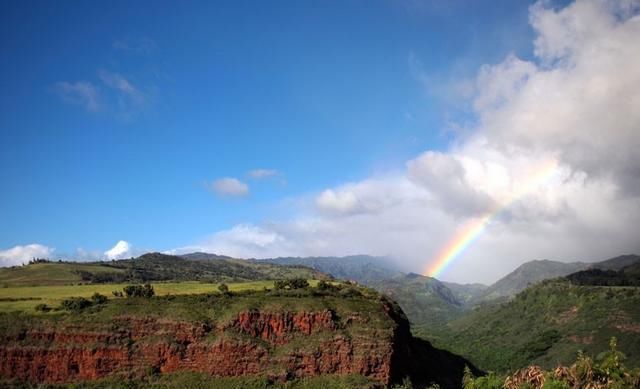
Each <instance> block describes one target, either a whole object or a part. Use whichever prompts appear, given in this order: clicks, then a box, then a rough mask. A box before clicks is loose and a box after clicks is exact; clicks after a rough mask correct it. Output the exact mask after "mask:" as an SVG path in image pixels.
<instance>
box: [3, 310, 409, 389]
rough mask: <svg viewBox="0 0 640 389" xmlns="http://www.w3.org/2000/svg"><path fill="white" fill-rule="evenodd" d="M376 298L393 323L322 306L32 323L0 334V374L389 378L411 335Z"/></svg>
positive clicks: (45, 377)
mask: <svg viewBox="0 0 640 389" xmlns="http://www.w3.org/2000/svg"><path fill="white" fill-rule="evenodd" d="M381 304H384V305H385V307H384V310H383V312H385V313H386V314H387V315H388V316H387V317H386V318H385V319H386V320H387V321H388V323H391V324H390V325H383V326H380V325H376V326H373V325H371V326H369V323H367V321H369V320H371V319H370V317H369V316H366V315H359V314H358V313H357V312H353V313H351V314H349V316H348V317H343V318H340V317H338V315H337V314H336V312H334V311H333V310H330V309H326V310H316V311H297V312H292V311H267V310H243V311H240V312H238V313H237V314H235V315H234V316H233V317H231V319H228V320H225V321H224V322H221V323H216V324H210V323H208V322H198V321H195V322H194V321H182V320H179V319H177V318H173V319H169V318H162V317H151V316H150V317H135V316H126V315H121V316H114V317H113V321H112V322H111V323H109V324H102V325H92V326H83V325H64V324H63V325H60V324H52V325H51V326H50V327H47V326H37V328H28V329H25V330H21V331H18V332H16V333H11V334H4V335H2V334H0V340H1V341H0V378H1V379H2V380H16V379H17V380H21V381H28V382H33V383H68V382H79V381H85V380H95V379H99V378H102V377H105V376H108V375H114V374H116V375H121V376H123V377H126V378H136V377H143V376H145V375H148V374H157V373H168V372H175V371H180V370H188V371H197V372H203V373H207V374H211V375H215V376H244V375H260V376H268V377H271V378H272V379H273V380H276V381H282V380H286V379H289V378H294V377H304V376H314V375H320V374H359V375H363V376H366V377H369V378H371V379H374V380H376V381H378V382H380V383H383V384H387V383H389V382H390V381H391V380H392V379H394V378H396V376H398V374H403V373H402V372H401V371H400V370H401V369H399V368H398V367H399V366H402V365H403V364H404V362H403V360H404V359H405V358H407V352H406V351H407V347H408V341H409V339H410V334H409V331H408V324H407V323H406V319H405V318H403V317H394V315H396V313H395V311H394V307H392V306H391V305H389V303H388V302H384V301H383V302H381ZM87 327H90V328H91V330H87ZM363 329H366V330H363Z"/></svg>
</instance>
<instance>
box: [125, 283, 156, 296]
mask: <svg viewBox="0 0 640 389" xmlns="http://www.w3.org/2000/svg"><path fill="white" fill-rule="evenodd" d="M122 290H123V291H124V294H125V295H127V297H146V298H150V297H153V295H155V294H156V292H155V291H154V290H153V286H151V285H150V284H144V285H127V286H125V287H124V288H123V289H122Z"/></svg>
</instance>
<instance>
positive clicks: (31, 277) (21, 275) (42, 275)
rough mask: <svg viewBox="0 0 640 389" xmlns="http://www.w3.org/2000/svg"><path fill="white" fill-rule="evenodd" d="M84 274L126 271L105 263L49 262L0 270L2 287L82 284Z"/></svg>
mask: <svg viewBox="0 0 640 389" xmlns="http://www.w3.org/2000/svg"><path fill="white" fill-rule="evenodd" d="M83 272H86V273H89V274H95V275H107V274H118V275H124V274H125V269H119V268H114V267H111V266H107V265H106V264H103V263H80V262H49V263H33V264H29V265H24V266H14V267H8V268H0V286H3V287H9V286H36V285H68V284H74V283H79V282H82V276H81V274H82V273H83Z"/></svg>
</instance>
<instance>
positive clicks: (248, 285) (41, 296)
mask: <svg viewBox="0 0 640 389" xmlns="http://www.w3.org/2000/svg"><path fill="white" fill-rule="evenodd" d="M317 283H318V281H316V280H309V284H311V286H315V285H317ZM127 285H129V284H88V285H51V286H30V287H29V286H21V287H4V288H0V312H13V311H31V312H34V307H35V306H36V305H38V304H47V305H49V306H50V307H56V306H58V304H60V302H61V301H62V300H64V299H66V298H69V297H91V295H93V294H94V293H96V292H97V293H100V294H103V295H105V296H107V297H109V298H113V294H112V292H113V291H122V288H124V287H125V286H127ZM152 285H153V288H154V290H155V292H156V295H158V296H164V295H169V294H171V295H179V294H199V293H209V292H216V291H218V285H219V284H209V283H200V282H189V281H185V282H167V283H153V284H152ZM227 286H229V290H230V291H232V292H240V291H243V290H262V289H264V288H272V287H273V281H251V282H238V283H228V284H227Z"/></svg>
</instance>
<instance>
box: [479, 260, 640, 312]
mask: <svg viewBox="0 0 640 389" xmlns="http://www.w3.org/2000/svg"><path fill="white" fill-rule="evenodd" d="M639 262H640V256H638V255H622V256H619V257H615V258H611V259H607V260H604V261H600V262H592V263H587V262H570V263H566V262H558V261H549V260H536V261H530V262H526V263H524V264H522V265H520V266H519V267H518V268H517V269H515V270H514V271H512V272H511V273H509V274H507V275H506V276H504V277H503V278H501V279H499V280H498V281H496V282H495V283H494V284H493V285H491V286H489V287H488V288H486V289H485V290H484V291H482V292H481V293H480V294H479V295H478V296H477V297H475V298H474V299H473V301H474V302H479V301H488V300H493V299H499V298H505V297H512V296H514V295H516V294H517V293H518V292H520V291H522V290H524V289H525V288H527V287H528V286H530V285H533V284H535V283H537V282H540V281H543V280H548V279H552V278H557V277H564V276H567V275H569V274H571V273H576V272H579V271H582V270H586V269H592V268H593V269H601V270H620V269H622V268H624V267H626V266H630V265H633V264H635V263H639Z"/></svg>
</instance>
